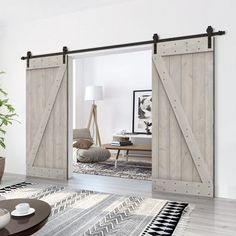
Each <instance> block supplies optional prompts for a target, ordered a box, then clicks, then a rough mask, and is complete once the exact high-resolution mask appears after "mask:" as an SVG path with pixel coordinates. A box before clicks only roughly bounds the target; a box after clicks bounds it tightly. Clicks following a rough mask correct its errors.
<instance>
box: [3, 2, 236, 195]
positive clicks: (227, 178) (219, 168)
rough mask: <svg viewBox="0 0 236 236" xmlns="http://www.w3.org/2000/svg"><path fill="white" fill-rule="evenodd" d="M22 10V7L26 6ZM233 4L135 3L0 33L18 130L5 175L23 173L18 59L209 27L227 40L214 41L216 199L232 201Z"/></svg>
mask: <svg viewBox="0 0 236 236" xmlns="http://www.w3.org/2000/svg"><path fill="white" fill-rule="evenodd" d="M26 7H27V6H26ZM235 9H236V1H235V0H217V1H216V0H208V1H205V0H198V1H191V2H190V1H189V0H165V1H163V0H149V1H147V0H137V1H131V2H127V3H121V4H120V5H114V6H110V7H109V6H107V7H100V8H97V9H91V10H87V11H84V12H80V13H73V14H69V15H62V16H58V17H54V18H50V19H45V20H39V21H34V22H29V23H28V24H25V25H18V26H16V27H13V26H12V27H10V28H4V29H1V31H2V32H1V33H0V67H1V68H2V69H4V70H5V71H7V75H6V76H5V79H4V80H3V79H1V84H3V85H4V87H5V88H6V89H7V90H8V92H9V94H10V98H11V101H12V103H13V104H15V106H16V109H17V111H18V113H19V115H20V117H19V119H20V120H21V122H22V124H21V125H19V124H15V125H14V126H12V127H9V129H8V134H7V149H6V151H5V152H3V155H6V156H7V165H6V171H7V172H13V173H25V154H26V153H25V62H23V61H20V57H21V56H22V55H24V54H25V53H26V51H27V50H31V51H32V52H33V54H37V53H46V52H54V51H58V50H61V48H62V46H64V45H67V46H68V47H69V49H78V48H88V47H94V46H102V45H110V44H120V43H126V42H134V41H140V40H149V39H151V38H152V35H153V33H155V32H157V33H158V34H159V36H160V37H161V38H163V37H170V36H178V35H186V34H196V33H202V32H203V31H204V30H205V28H206V27H207V26H208V25H210V24H211V25H212V26H213V27H214V28H215V29H216V30H219V29H220V30H226V31H227V34H226V35H225V36H222V37H217V38H216V71H215V72H216V73H215V75H216V77H215V79H216V160H215V166H216V168H215V172H216V173H215V174H216V195H217V196H221V197H229V198H236V182H235V181H234V180H235V179H236V171H235V169H236V158H235V155H236V149H235V147H236V138H235V134H236V122H235V121H236V105H235V101H236V93H235V87H236V79H235V78H236V66H235V54H236V43H235V42H236V27H235Z"/></svg>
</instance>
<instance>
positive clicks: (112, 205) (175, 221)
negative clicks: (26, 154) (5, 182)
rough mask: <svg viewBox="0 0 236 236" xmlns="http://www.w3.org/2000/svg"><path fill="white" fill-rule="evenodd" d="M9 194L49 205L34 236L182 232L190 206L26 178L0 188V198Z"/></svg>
mask: <svg viewBox="0 0 236 236" xmlns="http://www.w3.org/2000/svg"><path fill="white" fill-rule="evenodd" d="M11 198H35V199H40V200H43V201H45V202H47V203H49V204H50V205H51V207H52V212H51V216H50V217H49V220H48V222H47V224H46V225H45V226H44V227H43V228H42V229H40V230H39V231H38V232H37V233H35V234H34V235H36V236H51V235H54V236H59V235H61V236H64V235H66V236H70V235H74V236H75V235H84V236H85V235H98V236H100V235H101V236H103V235H104V236H105V235H109V236H110V235H118V236H138V235H142V236H144V235H145V236H149V235H150V236H151V235H182V234H183V233H184V230H185V228H186V226H187V223H188V219H189V214H190V212H191V209H192V207H191V206H189V204H188V203H182V202H173V201H167V200H160V199H152V198H143V197H139V196H122V195H115V194H108V193H99V192H95V191H89V190H74V189H71V188H69V187H65V186H54V185H45V184H36V183H27V182H22V183H19V184H16V185H12V186H9V187H5V188H2V189H0V199H1V200H3V199H11Z"/></svg>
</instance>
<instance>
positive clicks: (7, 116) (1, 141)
mask: <svg viewBox="0 0 236 236" xmlns="http://www.w3.org/2000/svg"><path fill="white" fill-rule="evenodd" d="M3 73H4V72H2V71H0V74H3ZM8 101H9V99H8V98H7V93H6V92H5V91H4V90H3V89H2V88H1V87H0V148H6V145H5V138H4V136H5V134H6V130H5V128H6V126H8V125H11V124H12V121H14V117H15V116H17V114H16V113H15V109H14V107H13V106H12V105H11V104H10V103H9V102H8ZM4 168H5V158H4V157H1V156H0V182H1V180H2V176H3V173H4Z"/></svg>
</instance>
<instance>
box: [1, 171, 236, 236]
mask: <svg viewBox="0 0 236 236" xmlns="http://www.w3.org/2000/svg"><path fill="white" fill-rule="evenodd" d="M24 180H27V181H32V182H40V183H51V184H54V183H56V184H62V185H67V186H70V187H73V188H75V189H88V190H96V191H100V192H109V193H115V194H129V195H140V196H144V197H152V198H161V199H168V200H175V201H182V202H189V203H191V204H193V205H194V206H195V209H194V210H193V212H192V214H191V219H190V223H189V226H188V229H187V230H186V233H185V235H186V236H196V235H199V236H236V200H228V199H220V198H215V199H208V198H203V197H189V196H183V195H173V194H166V193H165V194H163V193H152V191H151V181H143V180H130V179H121V178H115V177H105V176H92V175H82V174H74V176H73V178H72V179H70V180H69V181H68V182H67V181H52V180H46V179H39V178H25V177H24V176H20V175H11V174H5V176H4V178H3V180H2V184H1V186H6V185H11V184H15V183H18V182H20V181H24Z"/></svg>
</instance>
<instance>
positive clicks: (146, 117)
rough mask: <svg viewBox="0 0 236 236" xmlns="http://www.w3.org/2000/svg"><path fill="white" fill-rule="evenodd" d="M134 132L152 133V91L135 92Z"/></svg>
mask: <svg viewBox="0 0 236 236" xmlns="http://www.w3.org/2000/svg"><path fill="white" fill-rule="evenodd" d="M132 132H133V133H139V134H151V133H152V90H135V91H133V125H132Z"/></svg>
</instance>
